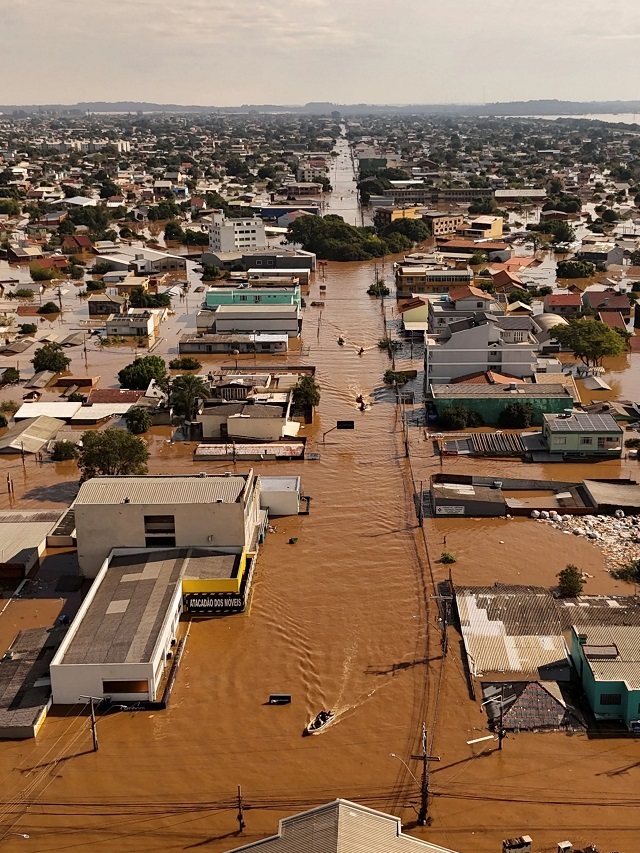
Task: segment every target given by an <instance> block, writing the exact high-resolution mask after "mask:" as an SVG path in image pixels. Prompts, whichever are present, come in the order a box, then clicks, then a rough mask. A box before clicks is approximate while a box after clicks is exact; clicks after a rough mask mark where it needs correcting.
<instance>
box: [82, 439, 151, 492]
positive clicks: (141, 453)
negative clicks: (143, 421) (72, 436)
mask: <svg viewBox="0 0 640 853" xmlns="http://www.w3.org/2000/svg"><path fill="white" fill-rule="evenodd" d="M148 459H149V451H148V450H147V445H146V444H145V443H144V441H143V440H142V439H141V438H138V437H137V436H135V435H132V434H131V433H130V432H127V431H126V430H123V429H105V430H102V431H101V432H95V431H89V432H84V433H83V434H82V449H81V450H80V458H79V460H78V467H79V468H80V470H81V471H82V481H83V482H84V481H85V480H89V479H90V478H91V477H98V476H100V475H101V474H102V475H109V476H112V477H113V476H120V477H122V476H127V475H129V474H146V473H147V460H148Z"/></svg>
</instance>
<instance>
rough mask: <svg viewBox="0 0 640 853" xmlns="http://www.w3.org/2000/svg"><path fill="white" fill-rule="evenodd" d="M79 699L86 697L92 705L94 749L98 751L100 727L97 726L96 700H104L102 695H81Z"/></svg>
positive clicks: (86, 700)
mask: <svg viewBox="0 0 640 853" xmlns="http://www.w3.org/2000/svg"><path fill="white" fill-rule="evenodd" d="M78 698H79V699H84V700H85V702H89V703H90V707H91V737H92V738H93V751H94V752H97V751H98V729H97V727H96V709H95V705H94V702H102V700H103V698H104V697H102V696H79V697H78Z"/></svg>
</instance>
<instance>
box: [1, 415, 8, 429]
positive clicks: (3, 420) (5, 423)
mask: <svg viewBox="0 0 640 853" xmlns="http://www.w3.org/2000/svg"><path fill="white" fill-rule="evenodd" d="M8 423H9V421H8V420H7V419H6V418H5V416H4V415H0V429H4V427H6V426H7V424H8Z"/></svg>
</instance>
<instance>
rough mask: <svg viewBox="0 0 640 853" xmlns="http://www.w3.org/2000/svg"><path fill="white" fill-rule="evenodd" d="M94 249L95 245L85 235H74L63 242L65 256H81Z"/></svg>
mask: <svg viewBox="0 0 640 853" xmlns="http://www.w3.org/2000/svg"><path fill="white" fill-rule="evenodd" d="M92 249H93V243H92V242H91V240H90V239H89V238H88V237H86V236H85V235H84V234H78V235H75V234H72V235H69V236H67V237H65V238H64V240H63V241H62V251H63V252H64V253H65V255H80V254H82V252H90V251H91V250H92Z"/></svg>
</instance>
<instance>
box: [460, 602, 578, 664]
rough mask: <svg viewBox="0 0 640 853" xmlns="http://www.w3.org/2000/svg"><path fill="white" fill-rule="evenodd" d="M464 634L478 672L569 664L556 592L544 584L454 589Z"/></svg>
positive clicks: (468, 650)
mask: <svg viewBox="0 0 640 853" xmlns="http://www.w3.org/2000/svg"><path fill="white" fill-rule="evenodd" d="M456 601H457V605H458V613H459V615H460V625H461V629H462V636H463V639H464V643H465V648H466V650H467V655H468V657H469V663H470V668H471V671H472V673H473V674H474V675H480V674H482V673H483V672H526V673H532V672H535V671H536V670H539V669H540V668H542V667H550V666H551V665H556V666H558V667H565V666H566V665H567V659H568V655H567V649H566V645H565V642H564V637H563V636H562V631H561V629H560V620H559V619H558V613H557V611H556V606H555V603H554V599H553V596H552V595H551V594H550V593H549V591H548V590H546V589H544V588H542V587H517V586H515V587H508V586H504V587H501V586H499V585H497V586H495V587H465V588H462V589H458V590H456Z"/></svg>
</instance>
